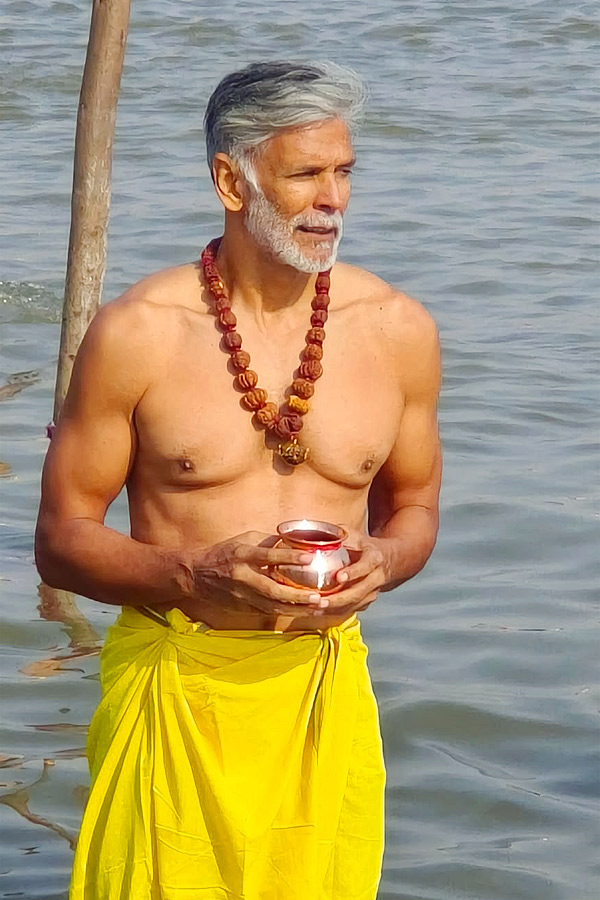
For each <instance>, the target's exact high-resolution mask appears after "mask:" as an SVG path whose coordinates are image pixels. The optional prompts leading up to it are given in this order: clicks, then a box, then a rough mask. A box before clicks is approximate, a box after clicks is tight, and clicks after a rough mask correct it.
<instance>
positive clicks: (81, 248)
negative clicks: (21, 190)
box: [54, 0, 130, 422]
mask: <svg viewBox="0 0 600 900" xmlns="http://www.w3.org/2000/svg"><path fill="white" fill-rule="evenodd" d="M129 10H130V0H93V6H92V21H91V25H90V37H89V42H88V48H87V54H86V59H85V68H84V71H83V81H82V84H81V93H80V96H79V110H78V113H77V130H76V134H75V161H74V166H73V194H72V198H71V231H70V235H69V255H68V259H67V275H66V282H65V299H64V304H63V315H62V329H61V335H60V350H59V356H58V371H57V376H56V390H55V394H54V421H55V422H58V420H59V418H60V413H61V409H62V405H63V402H64V399H65V396H66V393H67V389H68V387H69V381H70V378H71V371H72V369H73V361H74V360H75V356H76V354H77V350H78V349H79V345H80V343H81V341H82V338H83V336H84V334H85V332H86V329H87V327H88V325H89V323H90V321H91V319H92V318H93V316H94V314H95V313H96V311H97V309H98V306H99V305H100V298H101V294H102V282H103V280H104V271H105V267H106V230H107V224H108V210H109V206H110V177H111V169H112V150H113V140H114V130H115V118H116V112H117V101H118V98H119V87H120V84H121V72H122V70H123V58H124V55H125V43H126V41H127V30H128V27H129Z"/></svg>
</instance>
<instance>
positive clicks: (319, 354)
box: [302, 344, 323, 359]
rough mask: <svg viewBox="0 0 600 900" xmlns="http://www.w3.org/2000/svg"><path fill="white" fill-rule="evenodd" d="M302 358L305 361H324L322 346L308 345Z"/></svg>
mask: <svg viewBox="0 0 600 900" xmlns="http://www.w3.org/2000/svg"><path fill="white" fill-rule="evenodd" d="M302 356H303V358H304V359H323V348H322V347H321V345H320V344H307V345H306V347H305V348H304V350H303V351H302Z"/></svg>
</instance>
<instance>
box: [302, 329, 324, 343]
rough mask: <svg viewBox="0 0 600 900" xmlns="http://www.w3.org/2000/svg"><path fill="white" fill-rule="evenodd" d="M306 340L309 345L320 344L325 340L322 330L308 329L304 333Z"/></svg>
mask: <svg viewBox="0 0 600 900" xmlns="http://www.w3.org/2000/svg"><path fill="white" fill-rule="evenodd" d="M306 340H307V341H308V343H309V344H322V343H323V341H324V340H325V329H324V328H310V329H309V330H308V331H307V332H306Z"/></svg>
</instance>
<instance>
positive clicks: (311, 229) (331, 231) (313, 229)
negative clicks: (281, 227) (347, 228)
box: [298, 225, 337, 235]
mask: <svg viewBox="0 0 600 900" xmlns="http://www.w3.org/2000/svg"><path fill="white" fill-rule="evenodd" d="M298 231H304V232H305V233H307V234H320V235H325V234H335V233H336V232H337V228H335V226H333V225H332V226H331V227H330V228H325V227H322V226H314V227H311V226H310V225H298Z"/></svg>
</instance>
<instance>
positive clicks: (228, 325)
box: [219, 309, 237, 331]
mask: <svg viewBox="0 0 600 900" xmlns="http://www.w3.org/2000/svg"><path fill="white" fill-rule="evenodd" d="M219 323H220V324H221V325H222V326H223V328H225V329H226V330H227V331H233V330H234V328H235V326H236V325H237V319H236V317H235V316H234V314H233V313H232V312H231V310H230V309H224V310H223V312H220V313H219Z"/></svg>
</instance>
